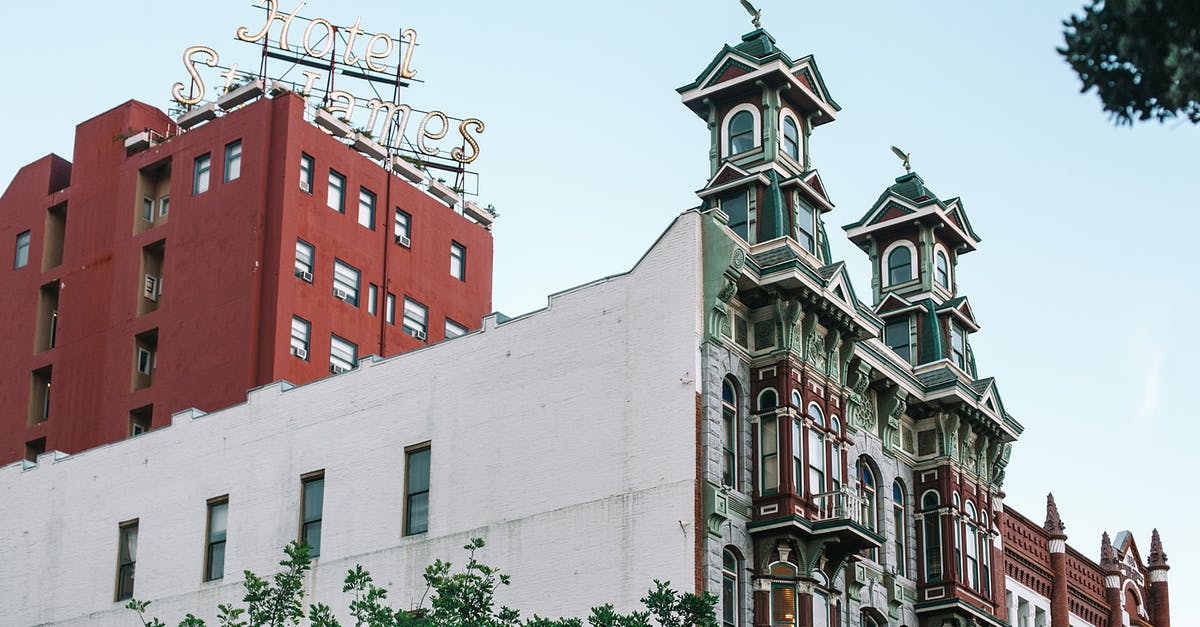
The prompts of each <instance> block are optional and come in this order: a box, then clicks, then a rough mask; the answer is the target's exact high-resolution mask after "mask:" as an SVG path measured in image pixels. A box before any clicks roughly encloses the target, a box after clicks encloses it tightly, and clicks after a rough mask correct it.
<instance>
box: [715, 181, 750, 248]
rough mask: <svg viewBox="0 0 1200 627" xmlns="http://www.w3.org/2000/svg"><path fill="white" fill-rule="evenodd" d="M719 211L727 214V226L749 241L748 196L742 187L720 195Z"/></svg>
mask: <svg viewBox="0 0 1200 627" xmlns="http://www.w3.org/2000/svg"><path fill="white" fill-rule="evenodd" d="M721 211H724V212H725V215H727V216H729V228H731V229H733V232H734V233H737V235H738V237H740V238H742V239H744V240H746V241H750V225H749V221H750V196H749V194H748V193H747V192H746V190H744V189H740V190H738V191H736V192H733V193H730V194H725V195H724V196H721Z"/></svg>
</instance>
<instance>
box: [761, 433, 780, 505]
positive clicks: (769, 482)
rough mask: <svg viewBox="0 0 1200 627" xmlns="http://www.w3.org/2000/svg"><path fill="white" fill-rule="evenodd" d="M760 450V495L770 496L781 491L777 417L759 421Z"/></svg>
mask: <svg viewBox="0 0 1200 627" xmlns="http://www.w3.org/2000/svg"><path fill="white" fill-rule="evenodd" d="M759 423H760V425H761V426H760V427H759V432H758V433H759V436H758V448H759V451H760V456H761V463H760V464H759V466H758V474H759V477H760V478H761V481H760V484H761V485H760V491H759V494H760V495H762V494H770V493H773V492H776V491H778V490H779V454H778V453H779V431H778V425H777V423H776V420H775V416H763V417H761V418H760V419H759Z"/></svg>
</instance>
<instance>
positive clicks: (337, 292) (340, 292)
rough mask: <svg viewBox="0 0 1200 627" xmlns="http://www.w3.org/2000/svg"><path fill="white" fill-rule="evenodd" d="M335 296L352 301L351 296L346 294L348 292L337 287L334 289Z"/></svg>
mask: <svg viewBox="0 0 1200 627" xmlns="http://www.w3.org/2000/svg"><path fill="white" fill-rule="evenodd" d="M333 295H334V296H336V297H338V298H340V299H342V300H350V294H348V293H347V292H346V290H343V289H341V288H337V287H335V288H333Z"/></svg>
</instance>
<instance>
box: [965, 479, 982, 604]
mask: <svg viewBox="0 0 1200 627" xmlns="http://www.w3.org/2000/svg"><path fill="white" fill-rule="evenodd" d="M975 516H976V512H975V504H974V503H972V502H970V501H967V518H966V520H964V521H963V522H962V523H961V524H962V527H963V542H964V543H965V544H966V549H967V550H966V554H967V563H966V570H967V583H968V585H970V586H971V589H973V590H978V589H979V547H978V546H977V543H978V539H979V538H978V534H977V533H976V532H975Z"/></svg>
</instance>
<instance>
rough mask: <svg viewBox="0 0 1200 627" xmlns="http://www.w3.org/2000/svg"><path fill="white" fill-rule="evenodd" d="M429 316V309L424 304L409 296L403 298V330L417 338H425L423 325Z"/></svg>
mask: <svg viewBox="0 0 1200 627" xmlns="http://www.w3.org/2000/svg"><path fill="white" fill-rule="evenodd" d="M428 318H429V310H428V309H426V308H425V305H422V304H421V303H418V302H417V301H415V300H412V299H411V298H407V297H406V298H405V299H404V332H405V333H407V334H409V335H411V336H413V337H415V338H417V339H418V340H424V339H425V330H426V329H425V325H426V321H427V320H428Z"/></svg>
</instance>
